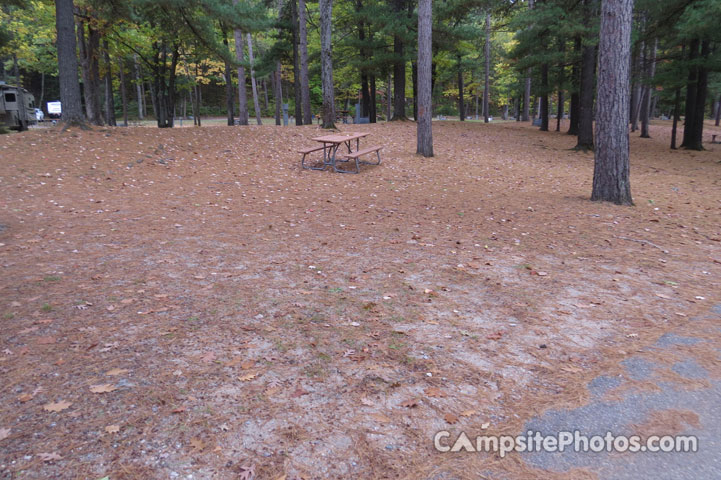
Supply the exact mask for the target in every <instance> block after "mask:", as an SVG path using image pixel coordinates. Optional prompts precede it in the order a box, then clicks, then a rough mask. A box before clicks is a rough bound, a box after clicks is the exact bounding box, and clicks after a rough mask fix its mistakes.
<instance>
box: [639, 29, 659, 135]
mask: <svg viewBox="0 0 721 480" xmlns="http://www.w3.org/2000/svg"><path fill="white" fill-rule="evenodd" d="M657 47H658V39H656V40H654V42H653V46H652V47H651V55H650V57H649V58H648V62H647V63H648V66H647V71H646V88H645V89H644V94H643V105H642V107H641V138H651V136H650V135H649V134H648V124H649V122H650V120H651V103H652V102H651V97H652V96H653V91H654V88H653V77H654V76H655V75H656V48H657Z"/></svg>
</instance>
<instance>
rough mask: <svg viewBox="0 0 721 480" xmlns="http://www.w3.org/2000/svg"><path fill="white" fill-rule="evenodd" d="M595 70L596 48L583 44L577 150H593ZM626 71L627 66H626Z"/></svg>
mask: <svg viewBox="0 0 721 480" xmlns="http://www.w3.org/2000/svg"><path fill="white" fill-rule="evenodd" d="M595 70H596V49H595V48H594V47H593V46H584V47H583V53H582V61H581V92H580V95H579V99H580V103H579V118H578V143H577V144H576V149H578V150H583V151H587V150H593V84H594V80H595ZM626 70H627V71H628V67H626Z"/></svg>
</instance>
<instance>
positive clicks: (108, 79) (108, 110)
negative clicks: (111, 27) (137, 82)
mask: <svg viewBox="0 0 721 480" xmlns="http://www.w3.org/2000/svg"><path fill="white" fill-rule="evenodd" d="M103 60H104V61H105V78H104V80H105V82H104V83H105V121H106V123H107V124H108V125H111V126H113V127H115V126H117V122H116V120H115V100H114V96H113V69H112V64H111V63H110V52H109V47H108V41H107V40H106V39H103Z"/></svg>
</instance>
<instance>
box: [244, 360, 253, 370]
mask: <svg viewBox="0 0 721 480" xmlns="http://www.w3.org/2000/svg"><path fill="white" fill-rule="evenodd" d="M254 366H255V361H253V360H248V361H245V362H243V363H241V364H240V368H242V369H243V370H250V369H251V368H253V367H254Z"/></svg>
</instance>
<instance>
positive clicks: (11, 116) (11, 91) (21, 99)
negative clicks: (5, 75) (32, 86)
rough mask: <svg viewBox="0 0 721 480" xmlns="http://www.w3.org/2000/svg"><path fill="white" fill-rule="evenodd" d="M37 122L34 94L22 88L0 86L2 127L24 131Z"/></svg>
mask: <svg viewBox="0 0 721 480" xmlns="http://www.w3.org/2000/svg"><path fill="white" fill-rule="evenodd" d="M35 121H36V120H35V97H34V96H33V95H32V93H30V92H28V91H27V90H25V89H24V88H22V87H14V86H12V85H4V84H0V125H3V126H5V127H8V128H13V129H16V130H20V131H22V130H27V129H28V125H30V124H31V123H35Z"/></svg>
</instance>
